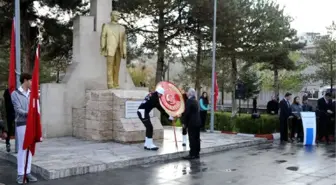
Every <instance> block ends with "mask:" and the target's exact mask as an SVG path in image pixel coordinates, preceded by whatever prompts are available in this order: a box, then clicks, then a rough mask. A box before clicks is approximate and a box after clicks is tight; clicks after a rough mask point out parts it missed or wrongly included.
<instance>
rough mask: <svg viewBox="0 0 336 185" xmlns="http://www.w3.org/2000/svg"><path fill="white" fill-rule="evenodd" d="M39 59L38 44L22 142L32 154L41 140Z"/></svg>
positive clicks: (24, 147)
mask: <svg viewBox="0 0 336 185" xmlns="http://www.w3.org/2000/svg"><path fill="white" fill-rule="evenodd" d="M39 60H40V45H38V46H37V49H36V57H35V64H34V71H33V76H32V84H31V88H30V99H29V109H28V116H27V125H26V133H25V138H24V142H23V149H24V150H25V149H27V148H29V150H30V151H31V153H32V155H34V154H35V145H36V143H37V142H41V141H42V127H41V120H40V105H39V68H40V67H39V63H40V61H39Z"/></svg>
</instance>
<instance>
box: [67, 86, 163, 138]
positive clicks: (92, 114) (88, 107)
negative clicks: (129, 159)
mask: <svg viewBox="0 0 336 185" xmlns="http://www.w3.org/2000/svg"><path fill="white" fill-rule="evenodd" d="M147 94H148V90H143V89H141V90H140V89H139V90H122V89H109V90H90V91H86V98H85V101H86V104H85V107H83V108H73V113H72V115H73V117H72V119H73V136H75V137H78V138H83V139H87V140H94V141H116V142H121V143H133V142H140V141H144V139H145V132H146V129H145V127H144V125H143V123H142V122H141V121H140V119H139V118H138V116H137V114H136V111H137V109H138V106H139V105H140V103H141V102H142V101H143V99H144V97H145V96H146V95H147ZM151 115H152V116H151V122H152V124H153V129H154V135H153V138H154V139H163V127H162V125H161V122H160V120H159V116H158V114H157V113H151Z"/></svg>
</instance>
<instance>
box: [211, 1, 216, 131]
mask: <svg viewBox="0 0 336 185" xmlns="http://www.w3.org/2000/svg"><path fill="white" fill-rule="evenodd" d="M216 19H217V0H214V15H213V36H212V38H213V40H212V87H211V96H212V97H211V117H210V132H211V133H212V132H214V121H215V120H214V117H215V70H216V27H217V25H216V21H217V20H216Z"/></svg>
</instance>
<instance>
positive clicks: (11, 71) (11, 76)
mask: <svg viewBox="0 0 336 185" xmlns="http://www.w3.org/2000/svg"><path fill="white" fill-rule="evenodd" d="M8 89H9V93H10V94H12V92H13V91H15V89H16V80H15V22H14V19H13V23H12V36H11V42H10V57H9V75H8Z"/></svg>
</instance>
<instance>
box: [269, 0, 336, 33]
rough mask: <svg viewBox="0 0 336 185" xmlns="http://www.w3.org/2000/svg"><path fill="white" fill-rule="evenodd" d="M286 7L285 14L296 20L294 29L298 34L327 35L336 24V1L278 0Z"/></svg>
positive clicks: (293, 25) (293, 24) (293, 23)
mask: <svg viewBox="0 0 336 185" xmlns="http://www.w3.org/2000/svg"><path fill="white" fill-rule="evenodd" d="M276 2H278V3H279V4H280V5H281V6H285V13H287V14H288V15H290V16H291V17H293V18H294V21H293V22H292V27H293V28H295V29H297V31H298V33H299V34H300V33H303V32H319V33H325V32H326V27H327V26H329V25H331V23H332V21H335V22H336V0H276Z"/></svg>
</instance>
